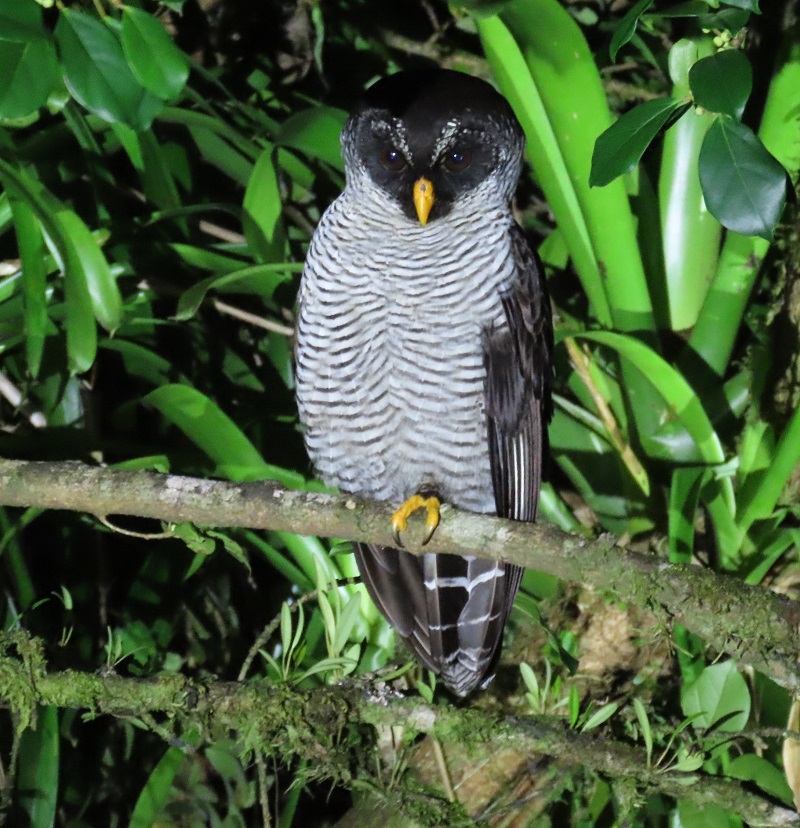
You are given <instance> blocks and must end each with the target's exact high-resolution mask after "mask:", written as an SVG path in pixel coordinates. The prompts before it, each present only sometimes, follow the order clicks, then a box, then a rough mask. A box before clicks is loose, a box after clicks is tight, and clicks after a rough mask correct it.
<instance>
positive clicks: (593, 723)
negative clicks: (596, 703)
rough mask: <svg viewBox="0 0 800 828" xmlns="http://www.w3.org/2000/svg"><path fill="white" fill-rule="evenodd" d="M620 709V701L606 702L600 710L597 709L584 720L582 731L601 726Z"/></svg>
mask: <svg viewBox="0 0 800 828" xmlns="http://www.w3.org/2000/svg"><path fill="white" fill-rule="evenodd" d="M618 709H619V702H609V703H608V704H604V705H603V706H602V707H601V708H599V709H598V710H595V711H594V713H592V715H591V716H589V718H588V719H587V720H586V721H585V722H584V724H583V726H582V727H581V733H586V731H588V730H593V729H594V728H596V727H599V726H600V725H601V724H603V723H604V722H607V721H608V720H609V719H610V718H611V717H612V716H613V715H614V714H615V713H616V712H617V710H618Z"/></svg>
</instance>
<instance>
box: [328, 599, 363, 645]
mask: <svg viewBox="0 0 800 828" xmlns="http://www.w3.org/2000/svg"><path fill="white" fill-rule="evenodd" d="M360 606H361V593H360V592H355V593H353V594H352V595H351V596H350V598H349V600H348V602H347V604H345V607H344V609H343V610H342V614H341V615H340V616H339V623H338V624H337V626H336V637H335V639H334V641H333V651H334V652H335V653H337V654H338V653H341V652H342V650H343V649H344V646H345V644H347V639H348V638H349V637H350V633H352V632H353V627H355V625H356V622H357V621H358V618H359V608H360Z"/></svg>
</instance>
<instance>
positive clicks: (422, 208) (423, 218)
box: [414, 178, 435, 224]
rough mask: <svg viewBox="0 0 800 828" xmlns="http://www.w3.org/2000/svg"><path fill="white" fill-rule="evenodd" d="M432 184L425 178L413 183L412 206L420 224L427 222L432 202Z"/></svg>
mask: <svg viewBox="0 0 800 828" xmlns="http://www.w3.org/2000/svg"><path fill="white" fill-rule="evenodd" d="M434 201H435V199H434V195H433V184H431V182H430V181H428V179H427V178H420V179H418V180H417V181H416V182H415V183H414V207H415V208H416V210H417V218H419V223H420V224H427V223H428V216H429V215H430V213H431V208H432V207H433V202H434Z"/></svg>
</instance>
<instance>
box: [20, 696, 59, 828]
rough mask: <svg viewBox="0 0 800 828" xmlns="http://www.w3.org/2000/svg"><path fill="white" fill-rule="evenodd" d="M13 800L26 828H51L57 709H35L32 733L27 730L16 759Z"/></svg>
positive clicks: (54, 802) (55, 791)
mask: <svg viewBox="0 0 800 828" xmlns="http://www.w3.org/2000/svg"><path fill="white" fill-rule="evenodd" d="M17 767H18V771H17V773H18V775H17V779H16V788H17V791H16V797H17V798H18V801H19V804H20V806H21V809H22V810H23V811H25V812H26V813H27V815H28V823H27V824H28V825H29V826H30V828H52V826H53V825H55V818H56V805H57V803H58V769H59V744H58V708H56V707H41V706H40V707H38V708H37V711H36V729H32V728H27V729H26V730H25V731H24V732H23V734H22V738H21V740H20V746H19V756H18V757H17Z"/></svg>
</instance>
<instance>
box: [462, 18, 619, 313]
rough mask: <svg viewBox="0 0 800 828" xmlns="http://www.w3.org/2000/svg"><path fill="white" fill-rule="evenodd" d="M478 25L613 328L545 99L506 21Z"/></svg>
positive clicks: (599, 307)
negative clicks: (506, 25)
mask: <svg viewBox="0 0 800 828" xmlns="http://www.w3.org/2000/svg"><path fill="white" fill-rule="evenodd" d="M476 23H477V26H478V34H479V35H480V38H481V44H482V45H483V49H484V51H485V52H486V58H487V59H488V61H489V64H490V65H491V67H492V71H493V72H494V74H495V76H496V77H497V81H498V85H499V87H500V90H501V91H502V92H503V94H504V95H505V97H506V98H508V101H509V103H510V104H511V105H512V106H513V107H514V112H515V113H516V115H517V118H519V121H520V123H521V124H522V127H523V129H524V130H525V136H526V138H527V152H528V158H529V160H530V162H531V164H532V166H533V169H534V173H535V175H536V178H537V180H538V181H539V183H540V184H541V186H542V189H543V190H544V193H545V196H546V198H547V201H548V204H549V205H550V208H551V209H552V210H553V213H554V215H555V217H556V222H557V224H558V229H559V231H560V232H561V233H563V235H564V239H565V241H566V245H567V248H568V250H569V255H570V256H571V257H572V260H573V262H574V264H575V269H576V270H577V272H578V276H579V278H580V280H581V284H582V285H583V289H584V291H585V292H586V295H587V297H588V298H589V302H590V303H591V306H592V309H593V311H594V313H595V315H596V316H597V318H598V319H599V320H600V322H601V323H602V324H607V325H610V324H611V322H612V320H611V308H610V307H609V304H608V298H607V296H606V290H605V284H604V280H603V278H602V276H601V274H600V267H599V264H598V262H597V257H596V255H595V252H594V249H593V247H592V241H591V238H590V236H589V228H588V227H587V225H586V219H585V216H584V215H583V212H582V209H581V204H580V201H579V198H578V193H577V191H576V187H575V185H574V183H573V181H572V178H571V176H570V172H569V169H568V166H567V162H566V158H565V153H564V151H563V149H562V147H561V146H560V145H559V141H558V137H557V135H556V133H555V129H554V124H553V123H552V120H551V118H550V117H549V116H548V113H547V109H546V107H545V102H544V100H543V99H542V95H541V94H540V91H539V89H538V87H537V84H536V82H535V81H534V78H533V77H532V75H531V72H530V71H529V69H528V66H527V65H526V62H525V58H524V56H523V55H522V53H521V50H520V48H519V46H518V45H517V44H516V42H515V41H514V38H513V37H512V35H511V33H510V32H509V30H508V29H507V28H506V27H505V25H504V24H503V22H502V21H501V20H499V19H498V18H486V19H479V20H477V21H476Z"/></svg>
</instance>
